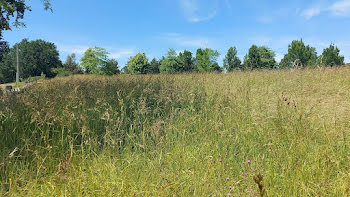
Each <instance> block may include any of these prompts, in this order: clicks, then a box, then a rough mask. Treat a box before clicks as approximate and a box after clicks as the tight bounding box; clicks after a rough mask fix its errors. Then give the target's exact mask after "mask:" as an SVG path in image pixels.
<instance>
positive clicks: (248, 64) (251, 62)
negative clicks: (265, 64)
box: [244, 45, 262, 70]
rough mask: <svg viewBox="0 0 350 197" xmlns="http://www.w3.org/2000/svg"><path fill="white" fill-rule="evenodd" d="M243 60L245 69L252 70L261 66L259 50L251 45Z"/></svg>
mask: <svg viewBox="0 0 350 197" xmlns="http://www.w3.org/2000/svg"><path fill="white" fill-rule="evenodd" d="M244 60H245V61H244V67H245V69H250V70H253V69H257V68H260V67H261V66H262V61H261V55H260V51H259V48H258V47H257V46H256V45H252V46H251V47H250V49H249V51H248V54H247V55H246V57H245V58H244Z"/></svg>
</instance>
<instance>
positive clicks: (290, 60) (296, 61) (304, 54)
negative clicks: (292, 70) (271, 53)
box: [280, 40, 317, 68]
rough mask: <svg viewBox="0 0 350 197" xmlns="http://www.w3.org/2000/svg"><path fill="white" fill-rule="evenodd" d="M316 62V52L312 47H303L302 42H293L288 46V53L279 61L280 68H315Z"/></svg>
mask: <svg viewBox="0 0 350 197" xmlns="http://www.w3.org/2000/svg"><path fill="white" fill-rule="evenodd" d="M316 61H317V52H316V49H315V48H314V47H310V46H309V45H307V46H305V44H304V42H303V40H300V41H299V40H294V41H293V42H292V44H290V45H289V46H288V53H287V54H286V55H285V56H284V58H283V59H282V60H281V63H280V66H281V67H282V68H288V67H293V66H299V67H307V66H315V65H316Z"/></svg>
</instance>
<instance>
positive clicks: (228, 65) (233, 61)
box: [224, 47, 241, 72]
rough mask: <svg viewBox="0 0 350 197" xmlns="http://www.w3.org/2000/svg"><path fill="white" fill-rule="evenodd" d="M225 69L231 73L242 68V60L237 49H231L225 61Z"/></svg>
mask: <svg viewBox="0 0 350 197" xmlns="http://www.w3.org/2000/svg"><path fill="white" fill-rule="evenodd" d="M224 68H225V69H226V70H227V71H228V72H231V71H233V70H235V69H240V68H241V60H240V59H239V58H238V57H237V49H236V47H230V48H229V49H228V51H227V54H226V56H225V59H224Z"/></svg>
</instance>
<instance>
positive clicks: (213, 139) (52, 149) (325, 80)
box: [0, 67, 350, 196]
mask: <svg viewBox="0 0 350 197" xmlns="http://www.w3.org/2000/svg"><path fill="white" fill-rule="evenodd" d="M349 90H350V69H349V68H348V67H345V68H340V69H321V70H302V71H295V72H290V71H254V72H238V73H232V74H203V75H201V74H197V75H160V76H127V75H124V76H116V77H94V76H74V77H68V78H57V79H53V80H50V81H48V82H47V83H45V84H36V85H34V86H32V87H29V88H28V89H27V90H26V91H25V92H24V93H22V94H18V95H16V94H13V95H7V96H1V101H0V115H1V116H0V122H1V126H0V132H1V136H0V150H1V152H0V156H1V158H0V159H1V162H0V163H1V164H0V173H1V179H0V181H1V187H0V193H3V194H5V195H14V196H16V195H18V196H66V195H67V196H86V195H91V196H96V195H97V196H193V195H196V196H208V195H212V196H224V195H228V194H229V193H230V194H232V195H233V196H258V195H261V194H264V195H268V196H307V195H320V196H346V195H349V189H350V175H349V170H350V169H349V168H350V164H349V159H350V149H349V146H350V143H349V142H350V141H349V140H350V139H349V128H350V122H349V119H348V117H350V95H349ZM16 147H18V151H16V152H14V153H13V154H12V155H11V154H10V153H11V152H12V151H13V150H16V149H15V148H16ZM9 154H10V155H9ZM259 175H261V176H259ZM259 177H260V178H261V177H262V181H261V182H260V180H258V179H259ZM254 179H255V181H254ZM67 183H68V184H67ZM257 183H259V184H260V189H259V185H258V184H257Z"/></svg>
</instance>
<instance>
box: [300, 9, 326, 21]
mask: <svg viewBox="0 0 350 197" xmlns="http://www.w3.org/2000/svg"><path fill="white" fill-rule="evenodd" d="M321 11H322V9H321V8H320V7H319V6H315V7H311V8H308V9H306V10H304V11H303V12H302V13H301V16H303V17H305V18H306V19H307V20H309V19H311V18H312V17H314V16H317V15H319V14H320V13H321Z"/></svg>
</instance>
